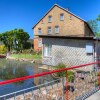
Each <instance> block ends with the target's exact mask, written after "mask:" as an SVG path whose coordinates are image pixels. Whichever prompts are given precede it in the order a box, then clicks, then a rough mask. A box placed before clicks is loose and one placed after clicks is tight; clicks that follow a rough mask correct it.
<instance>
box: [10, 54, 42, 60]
mask: <svg viewBox="0 0 100 100" xmlns="http://www.w3.org/2000/svg"><path fill="white" fill-rule="evenodd" d="M41 56H42V55H41V54H39V55H38V54H34V55H32V54H12V55H11V57H14V58H17V59H21V58H25V59H41V58H42V57H41Z"/></svg>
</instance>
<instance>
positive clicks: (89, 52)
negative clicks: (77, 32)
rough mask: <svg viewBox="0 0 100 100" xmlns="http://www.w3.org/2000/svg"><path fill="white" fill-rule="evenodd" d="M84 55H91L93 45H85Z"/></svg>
mask: <svg viewBox="0 0 100 100" xmlns="http://www.w3.org/2000/svg"><path fill="white" fill-rule="evenodd" d="M86 53H87V54H93V44H92V43H86Z"/></svg>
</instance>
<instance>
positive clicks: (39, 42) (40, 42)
mask: <svg viewBox="0 0 100 100" xmlns="http://www.w3.org/2000/svg"><path fill="white" fill-rule="evenodd" d="M38 47H42V39H38Z"/></svg>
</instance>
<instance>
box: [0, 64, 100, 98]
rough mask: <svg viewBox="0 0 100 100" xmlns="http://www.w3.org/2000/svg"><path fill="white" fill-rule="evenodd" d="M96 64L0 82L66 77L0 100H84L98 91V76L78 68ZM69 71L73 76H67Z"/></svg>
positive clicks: (1, 83) (99, 78)
mask: <svg viewBox="0 0 100 100" xmlns="http://www.w3.org/2000/svg"><path fill="white" fill-rule="evenodd" d="M98 63H99V62H93V63H88V64H83V65H78V66H72V67H70V68H63V69H60V70H53V71H50V72H43V73H39V74H34V75H31V76H26V77H21V78H16V79H12V80H7V81H2V82H0V85H5V84H9V83H13V82H18V81H23V80H27V79H29V78H36V77H41V76H44V75H48V74H54V73H59V72H63V71H67V74H66V77H63V78H59V79H57V80H54V81H51V82H47V83H45V84H41V85H38V86H35V87H31V88H28V89H24V90H20V91H17V92H14V93H10V94H7V95H3V96H0V100H84V99H86V98H87V97H88V96H89V95H91V94H93V93H95V92H96V91H98V90H99V84H100V81H99V80H100V77H99V76H98V75H99V74H98V70H93V71H86V70H84V71H83V70H80V68H82V67H83V68H84V67H86V68H88V67H92V66H91V65H96V64H98ZM70 70H71V71H72V70H73V73H74V74H68V72H69V71H70Z"/></svg>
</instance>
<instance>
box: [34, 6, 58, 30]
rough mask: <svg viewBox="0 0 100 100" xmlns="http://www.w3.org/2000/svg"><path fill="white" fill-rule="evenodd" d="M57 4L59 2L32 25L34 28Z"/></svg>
mask: <svg viewBox="0 0 100 100" xmlns="http://www.w3.org/2000/svg"><path fill="white" fill-rule="evenodd" d="M55 6H57V4H55V5H53V6H52V7H51V8H50V9H49V10H48V11H47V12H46V13H45V14H44V16H43V17H42V18H41V19H40V20H39V21H38V22H37V23H36V24H35V25H34V26H33V27H32V29H34V27H35V26H36V25H37V24H38V23H39V22H40V21H41V20H42V19H43V18H44V17H45V16H46V15H47V14H48V13H49V12H50V11H51V10H52V9H53V8H54V7H55Z"/></svg>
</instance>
